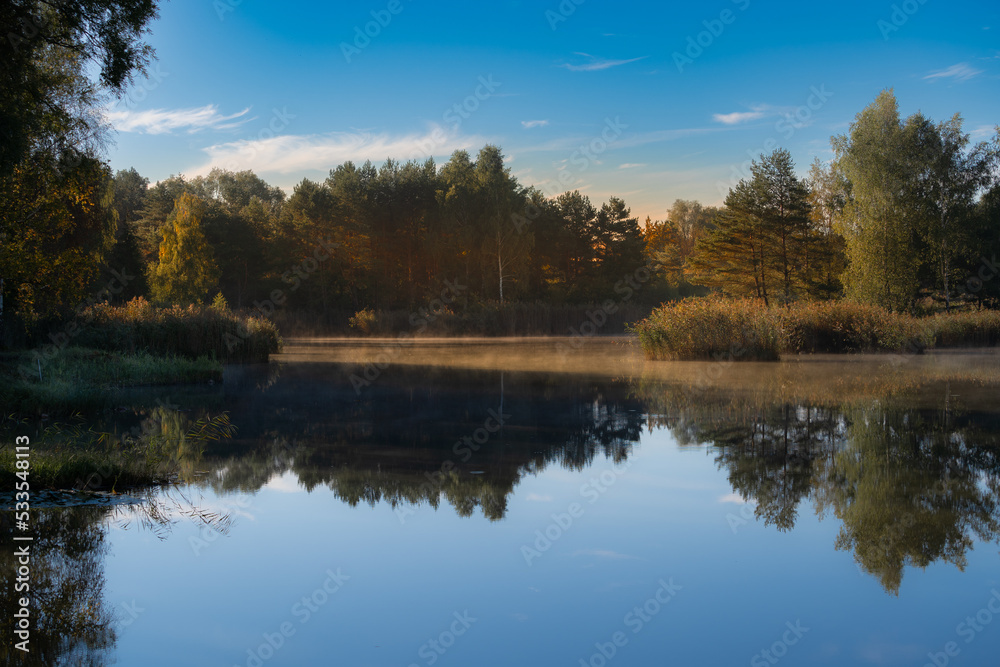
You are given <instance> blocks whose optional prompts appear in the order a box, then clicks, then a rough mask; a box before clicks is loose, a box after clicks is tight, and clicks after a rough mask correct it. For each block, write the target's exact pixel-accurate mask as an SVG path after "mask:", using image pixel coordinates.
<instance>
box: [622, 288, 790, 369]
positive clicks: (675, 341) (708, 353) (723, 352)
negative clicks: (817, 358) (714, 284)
mask: <svg viewBox="0 0 1000 667" xmlns="http://www.w3.org/2000/svg"><path fill="white" fill-rule="evenodd" d="M632 329H633V331H635V332H636V333H637V334H638V335H639V343H640V344H641V345H642V349H643V350H644V351H645V353H646V356H647V357H648V358H650V359H661V360H673V359H741V360H749V361H754V360H757V361H772V360H776V359H778V357H779V355H780V351H781V323H780V321H779V319H778V318H777V317H776V316H775V314H774V311H771V310H768V309H766V308H764V307H763V306H762V305H761V304H759V303H757V302H755V301H751V300H749V299H741V300H735V301H722V300H718V299H709V298H690V299H684V300H682V301H677V302H674V303H671V304H665V305H663V306H661V307H659V308H657V309H656V310H654V311H653V312H652V314H651V315H650V316H649V317H648V318H646V319H645V320H643V321H641V322H639V323H637V324H636V325H635V326H634V327H633V328H632Z"/></svg>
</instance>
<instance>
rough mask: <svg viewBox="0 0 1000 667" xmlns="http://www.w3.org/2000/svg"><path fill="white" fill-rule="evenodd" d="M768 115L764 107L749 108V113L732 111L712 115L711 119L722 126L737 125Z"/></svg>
mask: <svg viewBox="0 0 1000 667" xmlns="http://www.w3.org/2000/svg"><path fill="white" fill-rule="evenodd" d="M767 114H768V108H767V107H766V106H756V107H751V110H750V111H734V112H732V113H717V114H712V119H713V120H715V121H716V122H717V123H722V124H723V125H739V124H740V123H748V122H750V121H752V120H759V119H761V118H763V117H764V116H766V115H767Z"/></svg>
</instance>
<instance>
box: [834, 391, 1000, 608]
mask: <svg viewBox="0 0 1000 667" xmlns="http://www.w3.org/2000/svg"><path fill="white" fill-rule="evenodd" d="M935 417H938V418H935ZM849 423H850V426H849V428H848V434H847V438H846V442H845V444H844V446H843V447H842V448H841V449H840V451H838V452H836V453H835V454H834V455H833V456H832V457H830V458H829V459H827V460H826V461H824V462H823V465H822V466H821V468H820V469H819V470H818V474H817V484H818V486H821V487H822V489H823V490H822V492H821V493H819V494H817V508H818V510H819V511H823V510H825V509H827V508H829V509H832V511H833V512H834V513H835V514H836V516H837V517H838V518H839V519H840V520H841V521H842V522H843V525H842V526H841V529H840V534H839V535H838V536H837V548H838V549H850V550H852V551H853V552H854V555H855V558H856V559H857V561H858V563H859V564H860V565H861V567H862V568H864V570H865V571H866V572H869V573H871V574H873V575H874V576H875V577H877V578H878V580H879V581H880V582H881V583H882V585H883V586H884V587H885V589H886V590H888V591H891V592H897V591H898V590H899V586H900V583H901V581H902V578H903V568H904V567H905V566H907V565H912V566H917V567H926V566H928V565H930V564H931V563H933V562H935V561H938V560H941V561H944V562H948V563H952V564H954V565H955V566H956V567H958V568H959V569H964V567H965V563H966V557H965V554H966V551H967V550H968V549H970V548H971V547H972V544H973V539H974V538H978V539H980V540H984V541H992V540H995V539H996V538H997V535H998V528H1000V505H998V502H997V490H998V475H997V473H998V468H997V466H996V460H995V456H996V449H995V448H990V447H986V448H984V447H983V444H986V441H987V440H988V436H986V434H985V433H984V432H982V431H981V429H978V428H977V427H976V426H975V425H973V424H971V423H970V422H969V421H968V420H964V421H963V423H961V424H954V423H950V420H946V419H941V418H939V416H938V415H932V414H927V413H920V412H918V411H913V410H904V409H892V408H888V407H885V406H881V405H872V406H868V407H865V408H855V409H853V410H851V411H850V414H849ZM993 444H994V445H995V442H994V443H993ZM983 463H986V466H983V465H982V464H983Z"/></svg>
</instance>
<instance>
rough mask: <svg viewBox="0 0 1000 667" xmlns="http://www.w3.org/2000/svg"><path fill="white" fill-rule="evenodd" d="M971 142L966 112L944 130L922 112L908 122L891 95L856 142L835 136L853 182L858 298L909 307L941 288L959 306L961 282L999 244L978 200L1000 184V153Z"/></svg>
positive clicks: (849, 185)
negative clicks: (925, 291)
mask: <svg viewBox="0 0 1000 667" xmlns="http://www.w3.org/2000/svg"><path fill="white" fill-rule="evenodd" d="M969 141H970V140H969V135H968V134H965V133H963V132H962V120H961V117H960V116H958V115H956V116H954V117H952V118H951V119H950V120H949V121H946V122H943V123H939V124H936V125H935V124H934V123H932V122H931V121H929V120H928V119H927V118H925V117H924V116H923V115H922V114H919V113H917V114H914V115H913V116H910V117H909V118H908V119H906V121H905V122H903V121H901V120H900V116H899V109H898V106H897V103H896V98H895V96H894V95H893V93H892V91H890V90H886V91H883V92H882V93H881V94H880V95H879V96H878V97H877V98H876V99H875V101H874V102H873V103H872V104H870V105H869V106H868V107H867V108H865V109H864V111H862V112H861V113H860V114H858V116H857V117H856V119H855V121H854V123H853V124H852V125H851V129H850V133H849V134H848V135H846V136H838V137H834V138H833V147H834V151H835V154H836V160H835V164H834V166H835V169H836V170H837V171H838V172H839V173H840V174H841V175H842V178H843V179H844V180H845V181H846V187H845V188H844V204H843V207H842V210H841V211H840V212H839V214H837V216H836V217H837V228H838V230H839V231H840V233H841V234H842V235H843V236H844V239H845V242H846V254H847V259H848V265H847V271H846V273H845V276H844V281H845V287H846V292H847V295H848V296H849V297H851V298H854V299H856V300H858V301H862V302H865V303H871V304H876V305H880V306H882V307H885V308H889V309H891V310H906V309H908V308H910V307H911V306H912V304H913V302H914V300H915V298H916V296H917V293H918V290H919V289H920V287H921V283H923V284H924V286H925V287H927V288H934V287H937V288H939V289H940V290H941V292H942V295H943V301H944V304H945V308H946V309H948V308H950V306H951V298H952V291H953V289H954V284H955V283H956V282H961V280H962V279H963V278H964V277H965V275H967V273H966V272H967V271H968V270H969V269H970V266H969V261H968V260H969V259H970V258H977V255H978V250H979V248H981V247H982V244H983V242H984V241H987V240H988V237H989V233H988V232H987V230H986V229H984V228H983V227H981V226H979V225H978V224H977V221H976V216H977V210H976V198H977V196H978V195H979V193H980V192H981V191H982V190H983V189H984V188H986V187H988V186H989V185H990V184H991V183H992V182H994V181H995V174H994V173H993V171H994V168H995V166H996V164H997V146H996V145H993V146H991V145H990V144H987V143H985V142H983V143H979V144H976V145H975V146H972V147H971V148H970V147H969ZM984 232H985V234H984ZM977 259H978V258H977Z"/></svg>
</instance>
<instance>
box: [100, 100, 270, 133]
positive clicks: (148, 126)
mask: <svg viewBox="0 0 1000 667" xmlns="http://www.w3.org/2000/svg"><path fill="white" fill-rule="evenodd" d="M249 111H250V107H247V108H246V109H244V110H243V111H239V112H237V113H234V114H230V115H228V116H226V115H224V114H221V113H219V107H218V106H216V105H214V104H206V105H205V106H203V107H193V108H190V109H147V110H146V111H134V110H132V109H109V110H107V111H106V112H105V113H104V115H105V117H106V118H107V119H108V121H109V122H110V123H111V124H112V125H113V126H114V128H115V129H116V130H118V131H119V132H140V133H144V134H167V133H169V132H173V131H174V130H186V131H187V132H189V133H190V132H197V131H199V130H205V129H213V130H230V129H233V128H236V127H239V126H240V125H242V124H243V123H246V122H247V121H249V120H251V119H250V118H245V116H246V114H247V113H248V112H249ZM237 119H239V120H237Z"/></svg>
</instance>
